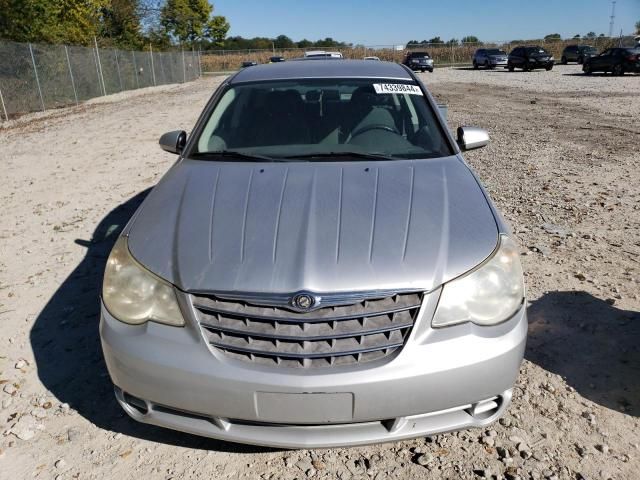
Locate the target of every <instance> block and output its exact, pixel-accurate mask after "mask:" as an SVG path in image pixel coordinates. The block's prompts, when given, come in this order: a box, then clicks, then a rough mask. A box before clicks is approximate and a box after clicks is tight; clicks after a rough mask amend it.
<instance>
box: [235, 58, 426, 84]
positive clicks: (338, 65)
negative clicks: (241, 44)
mask: <svg viewBox="0 0 640 480" xmlns="http://www.w3.org/2000/svg"><path fill="white" fill-rule="evenodd" d="M301 78H386V79H394V80H413V77H412V75H411V74H410V73H409V72H408V71H407V70H405V68H404V67H403V66H401V65H398V64H397V63H392V62H370V61H367V60H335V59H334V60H316V61H313V62H281V63H276V64H270V65H257V66H255V67H251V68H249V69H247V70H241V71H240V72H238V73H236V74H235V75H234V76H233V77H232V78H231V79H230V81H229V83H230V84H236V83H245V82H258V81H268V80H289V79H301Z"/></svg>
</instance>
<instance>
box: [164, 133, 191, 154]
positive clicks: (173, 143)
mask: <svg viewBox="0 0 640 480" xmlns="http://www.w3.org/2000/svg"><path fill="white" fill-rule="evenodd" d="M186 144H187V132H185V131H184V130H175V131H173V132H167V133H165V134H164V135H162V136H161V137H160V148H162V149H163V150H164V151H165V152H169V153H176V154H179V153H181V152H182V149H183V148H184V146H185V145H186Z"/></svg>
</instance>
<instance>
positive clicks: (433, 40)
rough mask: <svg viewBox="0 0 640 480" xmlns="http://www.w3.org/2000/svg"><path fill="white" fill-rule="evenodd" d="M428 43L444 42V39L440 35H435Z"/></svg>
mask: <svg viewBox="0 0 640 480" xmlns="http://www.w3.org/2000/svg"><path fill="white" fill-rule="evenodd" d="M428 43H444V41H443V40H442V39H441V38H440V37H433V38H431V39H429V42H428Z"/></svg>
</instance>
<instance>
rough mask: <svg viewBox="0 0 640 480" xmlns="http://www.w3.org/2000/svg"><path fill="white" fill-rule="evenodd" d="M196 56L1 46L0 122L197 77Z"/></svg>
mask: <svg viewBox="0 0 640 480" xmlns="http://www.w3.org/2000/svg"><path fill="white" fill-rule="evenodd" d="M200 73H201V70H200V57H199V54H198V52H196V51H187V50H180V51H172V52H154V51H151V50H150V51H147V52H134V51H128V50H118V49H106V48H99V49H96V48H90V47H78V46H67V45H42V44H29V43H16V42H10V41H2V40H0V120H7V119H9V118H13V117H16V116H19V115H22V114H25V113H29V112H36V111H45V110H49V109H53V108H60V107H64V106H68V105H76V104H78V103H79V102H82V101H84V100H88V99H90V98H94V97H99V96H102V95H110V94H113V93H118V92H123V91H125V90H133V89H136V88H144V87H150V86H155V85H165V84H169V83H182V82H188V81H191V80H194V79H196V78H198V77H199V76H200Z"/></svg>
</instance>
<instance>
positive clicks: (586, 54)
mask: <svg viewBox="0 0 640 480" xmlns="http://www.w3.org/2000/svg"><path fill="white" fill-rule="evenodd" d="M597 54H598V49H597V48H595V47H592V46H590V45H567V46H566V47H565V48H564V50H563V51H562V58H561V59H560V63H562V64H563V65H566V64H567V63H568V62H577V63H579V64H582V63H584V61H585V60H586V59H587V58H590V57H593V56H594V55H597Z"/></svg>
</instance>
